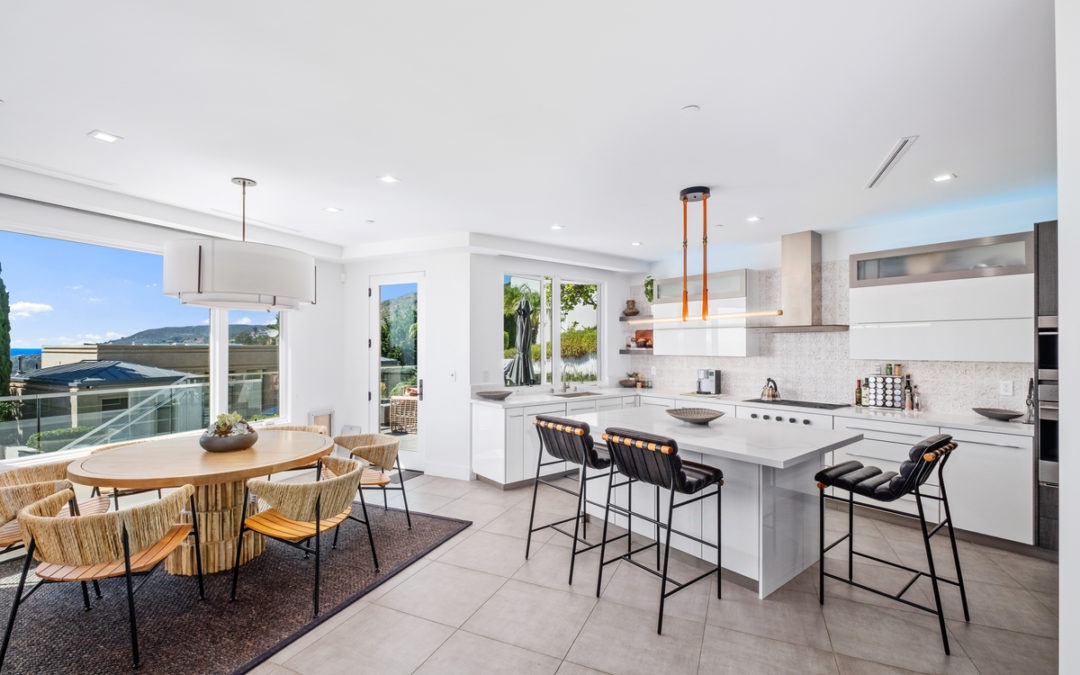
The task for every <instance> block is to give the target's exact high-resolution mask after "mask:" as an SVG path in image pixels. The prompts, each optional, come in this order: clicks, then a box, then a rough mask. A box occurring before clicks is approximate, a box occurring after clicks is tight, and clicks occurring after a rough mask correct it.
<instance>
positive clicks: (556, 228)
mask: <svg viewBox="0 0 1080 675" xmlns="http://www.w3.org/2000/svg"><path fill="white" fill-rule="evenodd" d="M551 229H553V230H561V229H563V226H562V225H560V224H558V223H555V224H554V225H552V226H551Z"/></svg>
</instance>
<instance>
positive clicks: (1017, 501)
mask: <svg viewBox="0 0 1080 675" xmlns="http://www.w3.org/2000/svg"><path fill="white" fill-rule="evenodd" d="M941 433H943V434H949V435H950V436H952V437H953V440H954V441H956V443H957V447H956V450H955V451H953V456H952V457H951V458H950V459H949V463H948V464H947V465H946V466H945V489H946V490H948V493H949V508H950V510H951V511H952V517H953V525H954V526H956V527H958V528H960V529H962V530H968V531H971V532H979V533H982V534H988V535H990V536H993V537H1000V538H1002V539H1011V540H1012V541H1018V542H1020V543H1023V544H1034V543H1035V498H1036V495H1035V489H1036V488H1035V485H1036V481H1035V453H1034V450H1033V447H1032V439H1031V438H1028V437H1026V436H1011V435H1008V434H996V433H989V432H984V431H966V430H963V429H950V428H947V427H945V428H942V429H941Z"/></svg>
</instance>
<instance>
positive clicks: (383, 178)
mask: <svg viewBox="0 0 1080 675" xmlns="http://www.w3.org/2000/svg"><path fill="white" fill-rule="evenodd" d="M379 180H381V181H382V182H384V183H399V182H401V181H399V180H398V179H397V178H394V177H393V176H391V175H390V174H386V175H385V176H379Z"/></svg>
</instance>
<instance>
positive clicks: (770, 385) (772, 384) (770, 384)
mask: <svg viewBox="0 0 1080 675" xmlns="http://www.w3.org/2000/svg"><path fill="white" fill-rule="evenodd" d="M761 400H762V401H779V400H780V389H778V388H777V386H776V380H774V379H772V378H771V377H768V378H765V386H764V387H762V388H761Z"/></svg>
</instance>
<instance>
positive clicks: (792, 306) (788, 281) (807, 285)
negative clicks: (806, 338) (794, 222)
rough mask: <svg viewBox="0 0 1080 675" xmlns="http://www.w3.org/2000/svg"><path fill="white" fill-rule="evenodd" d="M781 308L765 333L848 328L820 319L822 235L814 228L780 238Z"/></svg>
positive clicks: (830, 330)
mask: <svg viewBox="0 0 1080 675" xmlns="http://www.w3.org/2000/svg"><path fill="white" fill-rule="evenodd" d="M780 309H782V310H784V313H783V314H782V315H781V316H779V317H777V318H776V322H775V323H773V324H771V325H768V326H759V327H757V330H759V331H761V332H765V333H824V332H837V331H845V330H847V329H848V327H847V326H846V325H841V324H822V323H821V235H820V234H819V233H817V232H815V231H813V230H807V231H805V232H796V233H794V234H785V235H784V236H783V237H781V238H780Z"/></svg>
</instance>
